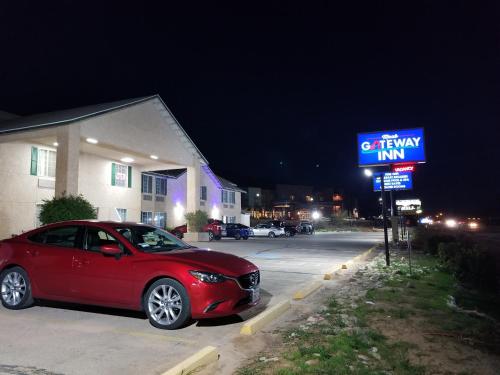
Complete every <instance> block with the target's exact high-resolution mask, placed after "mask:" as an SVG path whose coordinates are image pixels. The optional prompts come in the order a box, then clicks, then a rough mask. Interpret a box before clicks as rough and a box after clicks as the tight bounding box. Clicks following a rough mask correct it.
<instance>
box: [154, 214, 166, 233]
mask: <svg viewBox="0 0 500 375" xmlns="http://www.w3.org/2000/svg"><path fill="white" fill-rule="evenodd" d="M153 225H154V226H155V227H158V228H161V229H165V228H166V227H167V213H166V212H155V217H154V223H153Z"/></svg>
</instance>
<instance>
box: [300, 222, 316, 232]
mask: <svg viewBox="0 0 500 375" xmlns="http://www.w3.org/2000/svg"><path fill="white" fill-rule="evenodd" d="M298 228H299V233H302V234H313V233H314V225H313V223H311V222H310V221H307V220H302V221H301V222H300V224H299V226H298Z"/></svg>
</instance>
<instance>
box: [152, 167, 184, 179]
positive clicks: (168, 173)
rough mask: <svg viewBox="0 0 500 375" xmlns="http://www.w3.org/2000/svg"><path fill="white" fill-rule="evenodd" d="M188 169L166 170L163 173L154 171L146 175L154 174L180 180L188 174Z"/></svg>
mask: <svg viewBox="0 0 500 375" xmlns="http://www.w3.org/2000/svg"><path fill="white" fill-rule="evenodd" d="M186 171H187V169H186V168H180V169H165V170H162V171H152V172H144V173H154V174H161V175H163V176H166V177H170V178H178V177H180V176H182V175H183V174H184V173H186Z"/></svg>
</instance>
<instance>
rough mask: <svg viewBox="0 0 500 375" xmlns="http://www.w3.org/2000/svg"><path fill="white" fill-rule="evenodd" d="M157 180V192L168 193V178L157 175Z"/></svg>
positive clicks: (160, 193)
mask: <svg viewBox="0 0 500 375" xmlns="http://www.w3.org/2000/svg"><path fill="white" fill-rule="evenodd" d="M155 180H156V194H158V195H167V179H166V178H162V177H155Z"/></svg>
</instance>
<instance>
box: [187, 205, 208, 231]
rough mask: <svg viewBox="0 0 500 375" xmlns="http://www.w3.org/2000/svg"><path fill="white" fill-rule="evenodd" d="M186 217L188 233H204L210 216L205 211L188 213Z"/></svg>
mask: <svg viewBox="0 0 500 375" xmlns="http://www.w3.org/2000/svg"><path fill="white" fill-rule="evenodd" d="M184 217H185V218H186V220H187V226H188V232H202V231H203V227H204V226H205V225H206V224H207V223H208V214H207V213H206V212H205V211H201V210H197V211H196V212H188V213H187V214H186V215H185V216H184Z"/></svg>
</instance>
